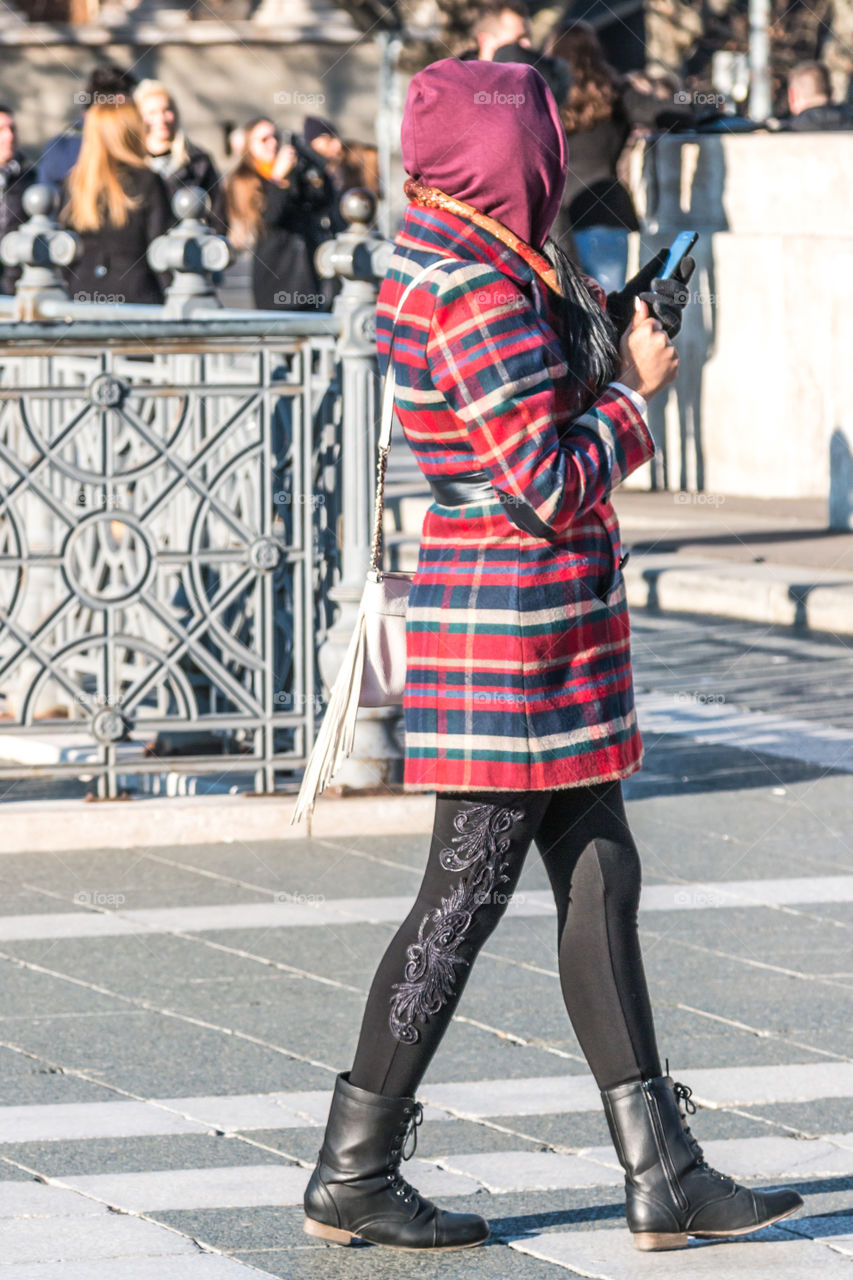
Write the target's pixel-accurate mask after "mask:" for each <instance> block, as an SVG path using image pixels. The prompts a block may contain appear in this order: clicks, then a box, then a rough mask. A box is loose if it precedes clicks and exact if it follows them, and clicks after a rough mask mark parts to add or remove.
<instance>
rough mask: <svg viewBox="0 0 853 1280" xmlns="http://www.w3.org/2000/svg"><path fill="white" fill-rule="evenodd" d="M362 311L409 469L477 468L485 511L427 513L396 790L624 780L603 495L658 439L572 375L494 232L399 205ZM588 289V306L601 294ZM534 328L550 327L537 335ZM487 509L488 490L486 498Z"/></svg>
mask: <svg viewBox="0 0 853 1280" xmlns="http://www.w3.org/2000/svg"><path fill="white" fill-rule="evenodd" d="M395 244H396V251H395V254H394V257H393V259H392V261H391V266H390V270H389V272H388V275H387V277H386V279H385V280H384V281H383V284H382V287H381V290H380V293H379V300H378V304H377V344H378V350H379V358H380V367H381V368H382V370H383V372H384V369H385V367H386V365H387V360H388V346H389V342H388V340H389V335H390V330H391V324H392V321H393V317H394V312H395V309H396V306H397V303H398V301H399V299H400V296H401V294H402V292H403V289H404V288H405V285H406V284H407V283H408V281H409V280H410V279H411V278H412V277H413V276H414V275H415V274H416V272H417V271H418V270H420V268H421V267H422V266H424V265H426V263H427V262H430V261H434V260H435V259H436V258H439V257H445V258H446V259H447V261H446V265H444V266H442V267H440V268H439V269H437V270H436V271H434V272H431V273H430V274H429V275H428V276H426V277H425V279H424V280H423V281H422V283H421V284H420V285H419V286H418V287H417V288H416V289H414V290H413V292H412V293H411V295H410V296H409V299H408V301H407V302H406V305H405V307H404V309H403V312H402V314H401V316H400V319H399V320H398V323H397V328H396V331H395V334H394V351H393V356H394V369H395V375H396V379H397V391H396V400H395V409H396V413H397V417H398V419H399V422H400V425H401V426H402V429H403V433H404V435H405V437H406V440H407V441H408V443H409V445H410V446H411V448H412V450H413V451H414V453H415V456H416V458H417V461H418V464H419V465H420V467H421V470H422V471H423V473H424V475H425V476H426V477H427V478H430V477H438V476H444V477H452V476H454V475H458V474H460V473H463V472H470V471H477V470H485V471H486V472H487V473H488V475H489V478H490V479H491V481H492V484H493V486H494V489H495V496H494V499H493V500H490V501H481V502H477V503H476V504H473V503H469V504H468V505H466V506H464V507H448V506H440V505H438V504H437V503H435V502H433V503H432V504H431V505H430V507H429V509H428V511H427V513H426V517H425V519H424V523H423V530H422V535H421V543H420V550H419V556H418V567H417V573H416V575H415V581H414V584H413V586H412V591H411V595H410V597H409V606H408V610H407V614H406V638H407V678H406V689H405V694H404V700H403V712H404V724H405V740H406V746H405V770H404V786H405V788H406V789H407V790H419V791H425V790H430V791H432V790H435V791H465V790H468V791H483V790H497V791H514V790H535V791H539V790H551V789H555V788H562V787H571V786H578V785H582V784H590V783H594V782H603V781H606V780H610V779H614V778H621V777H626V776H627V775H628V774H630V773H633V772H634V770H635V769H638V768H639V767H640V763H641V760H642V743H641V739H640V734H639V730H638V728H637V722H636V716H635V712H634V696H633V687H632V680H631V656H630V639H629V623H628V613H627V607H626V601H625V587H624V583H623V580H622V573H621V569H620V555H621V548H620V539H619V527H618V523H617V520H616V515H615V513H614V511H613V507H612V506H611V503H610V493H611V490H612V489H613V488H614V487H615V486H616V485H617V484H619V482H620V481H621V480H622V479H623V478H624V477H625V476H627V475H629V474H630V473H631V472H632V471H634V470H635V469H636V468H637V467H639V466H640V465H641V464H642V463H643V462H645V461H646V460H647V459H648V458H650V457H651V455H652V453H653V452H654V445H653V442H652V439H651V437H650V435H649V433H648V430H647V428H646V425H645V423H644V421H643V419H642V416H641V415H640V413H639V412H638V410H637V409H636V407H635V406H634V404H633V403H632V402H631V400H630V399H629V398H628V397H627V396H626V395H625V394H624V393H623V392H621V391H619V390H618V389H616V388H611V387H608V388H607V389H606V390H605V392H604V394H603V395H601V396H600V397H599V398H598V399H597V400H596V401H595V402H594V403H592V404H591V405H590V397H589V395H588V394H587V393H585V392H584V391H583V389H582V388H581V387H580V386H579V384H578V383H577V381H575V380H574V379H573V378H572V376H571V371H570V370H569V369H568V367H567V365H566V362H565V358H564V354H563V351H562V348H561V346H560V343H559V341H558V339H557V336H556V333H555V330H554V328H553V327H552V324H553V323H555V317H554V316H553V314H552V313H551V312H550V310H549V306H550V304H549V301H548V291H547V290H546V288H545V287H544V285H543V284H542V283H541V281H540V280H539V277H538V275H537V274H536V272H535V271H534V270H533V269H532V267H530V266H529V265H528V264H527V263H526V262H525V261H524V260H523V259H522V258H521V257H520V256H519V254H518V253H516V252H515V251H514V250H513V249H510V248H508V247H507V246H506V245H504V244H503V243H502V242H501V241H500V240H498V239H497V237H495V236H493V235H492V234H491V233H490V232H488V231H485V230H482V229H480V228H479V227H477V226H475V225H472V224H471V223H470V222H467V221H465V220H463V219H462V218H460V217H457V216H456V215H455V214H452V213H449V212H448V211H446V210H436V209H425V208H422V207H419V206H416V205H414V204H412V205H409V207H408V209H407V212H406V215H405V219H404V222H403V226H402V229H401V230H400V232H399V233H398V235H397V237H396V241H395ZM588 285H589V288H590V290H591V291H592V292H593V294H594V296H595V297H596V298H597V299H598V301H599V302H600V303H601V304H602V305H603V304H604V294H603V291H602V289H601V287H600V285H598V284H597V282H595V281H593V280H591V279H590V280H589V281H588ZM549 321H550V322H549ZM498 495H500V496H498Z"/></svg>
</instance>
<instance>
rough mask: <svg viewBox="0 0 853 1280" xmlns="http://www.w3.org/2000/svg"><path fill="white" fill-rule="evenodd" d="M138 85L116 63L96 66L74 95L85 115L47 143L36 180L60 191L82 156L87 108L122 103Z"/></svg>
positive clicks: (133, 77)
mask: <svg viewBox="0 0 853 1280" xmlns="http://www.w3.org/2000/svg"><path fill="white" fill-rule="evenodd" d="M135 88H136V76H135V75H133V73H132V72H130V71H125V70H124V69H123V68H122V67H119V66H116V65H115V63H107V65H106V66H103V67H95V69H94V71H93V72H92V73H91V75H90V76H89V79H88V81H87V84H86V88H85V89H83V90H82V91H81V92H80V93H75V95H74V101H75V103H77V104H78V105H79V106H82V108H83V112H82V114H81V115H80V116H78V117H77V119H76V120H75V121H74V123H73V124H72V125H71V126H70V127H69V128H68V129H64V130H63V131H62V133H60V134H57V136H56V137H55V138H52V139H51V141H50V142H49V143H48V144H47V146H46V147H45V149H44V151H43V152H42V154H41V157H40V159H39V162H38V170H37V181H38V182H43V183H47V184H48V185H49V186H52V187H56V189H57V190H61V188H62V184H63V182H64V181H65V179H66V178H67V177H68V175H69V173H70V172H71V170H72V168H73V167H74V165H75V164H76V163H77V157H78V156H79V155H80V147H81V144H82V141H83V122H84V120H85V118H86V111H87V110H88V109H89V107H91V106H93V105H99V106H119V105H121V103H122V102H124V101H126V100H127V99H128V98H130V97H131V95H132V94H133V90H134V89H135Z"/></svg>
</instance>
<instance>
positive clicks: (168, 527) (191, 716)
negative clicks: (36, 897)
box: [0, 193, 384, 797]
mask: <svg viewBox="0 0 853 1280" xmlns="http://www.w3.org/2000/svg"><path fill="white" fill-rule="evenodd" d="M184 194H185V193H184ZM353 194H354V193H353ZM358 199H359V198H351V199H350V201H349V205H348V206H347V207H348V209H349V213H350V216H351V219H352V221H353V225H352V226H351V228H350V230H349V231H348V232H346V233H344V235H343V236H341V237H340V238H339V242H338V244H337V245H333V246H330V247H329V248H328V249H327V253H326V256H327V258H328V259H330V260H331V259H334V266H335V267H336V268H337V269H338V270H340V271H341V274H343V275H344V277H345V284H344V289H343V291H342V293H341V296H340V297H339V299H338V300H337V303H336V310H335V312H334V313H333V314H331V315H316V314H315V315H310V316H304V315H288V314H284V313H269V312H267V313H264V312H224V311H222V310H217V309H215V299H214V300H211V291H210V288H209V277H208V278H207V279H206V278H205V272H204V270H200V268H199V261H200V255H199V254H198V253H190V254H189V255H188V261H189V268H188V269H187V271H188V270H189V269H191V270H192V271H193V273H194V275H195V278H196V285H197V287H195V286H193V283H192V281H190V286H189V287H188V283H187V279H186V274H187V272H185V273H184V278H182V279H181V278H179V279H178V280H177V286H178V287H173V290H172V291H171V292H172V298H171V315H170V314H169V312H170V300H169V299H167V305H166V307H165V308H149V307H145V308H142V307H137V308H133V307H127V308H125V307H122V306H110V305H106V304H102V306H101V310H100V311H99V310H98V308H97V307H94V308H93V307H92V305H91V304H84V305H83V307H82V309H81V308H79V307H78V306H77V304H75V303H73V302H68V301H67V300H63V298H62V295H61V292H59V293H57V282H56V278H55V277H54V278H52V279H48V278H47V276H45V274H44V273H45V272H47V275H48V276H50V275H51V273H52V271H53V263H52V261H51V243H52V240H51V237H52V235H53V234H54V233H53V231H52V230H51V229H49V228H46V227H45V226H44V225H42V226H41V229H40V231H39V232H38V235H33V234H31V235H29V238H28V237H27V234H23V236H22V233H15V234H17V235H18V236H19V239H18V241H17V242H13V244H12V246H11V249H10V247H9V246H8V245H6V244H5V242H4V246H3V248H4V250H5V252H4V257H6V256H7V254H8V256H9V257H10V258H11V259H12V260H13V261H18V262H22V261H23V262H24V265H25V271H24V278H23V279H22V283H21V285H19V288H18V294H17V296H16V301H15V303H14V304H12V303H11V302H10V301H9V300H6V303H5V304H4V305H5V309H6V312H7V315H8V313H9V312H12V317H10V318H9V319H8V320H7V321H6V322H4V320H3V318H2V306H0V344H1V345H0V714H2V718H0V775H3V776H5V777H13V776H18V777H20V776H21V775H22V773H23V774H26V773H30V774H31V773H32V772H33V770H34V769H37V770H38V771H39V772H40V773H42V774H50V775H52V776H58V777H59V776H63V775H65V776H71V777H74V778H78V777H80V776H81V775H84V776H86V777H87V778H91V779H92V780H93V783H92V785H93V789H94V790H95V791H96V792H97V794H99V795H101V796H104V797H108V796H115V795H117V794H119V793H120V791H121V790H122V789H123V788H124V787H125V786H126V785H127V779H128V777H132V778H134V779H136V781H137V785H142V786H143V787H144V786H145V785H146V783H145V781H144V780H145V779H146V778H148V779H149V782H148V784H147V785H149V786H150V785H151V779H152V775H153V776H154V777H157V778H159V779H161V780H162V776H163V774H164V772H177V773H179V774H183V775H187V774H191V775H193V776H194V777H197V778H203V779H206V780H207V781H206V784H203V785H206V786H207V787H208V788H209V789H210V788H213V787H223V786H224V787H228V786H229V785H230V784H232V783H233V781H234V780H235V779H236V780H237V781H239V782H240V783H241V784H242V785H246V784H247V781H248V785H249V787H250V788H254V789H255V790H257V791H271V790H273V789H275V788H276V786H281V785H282V784H285V785H286V784H287V782H288V781H291V782H295V780H296V779H297V778H298V774H299V772H300V770H301V768H302V766H303V765H304V761H305V758H306V755H307V751H308V749H309V747H310V744H311V742H312V740H313V733H314V727H315V720H316V719H317V715H318V712H319V711H320V709H321V707H322V695H323V682H322V680H321V677H320V674H319V672H320V665H319V664H318V652H320V651H321V650H322V652H323V653H324V654H325V667H326V668H330V667H333V666H334V660H335V657H336V655H337V656H338V657H339V652H338V651H339V649H340V637H339V639H338V641H337V642H336V641H335V639H334V637H333V636H331V635H330V627H331V626H332V624H333V622H335V620H336V619H337V623H338V629H339V630H341V626H343V632H345V631H346V629H347V622H349V624H350V625H351V617H348V615H350V614H351V612H352V609H353V607H354V605H353V601H354V599H355V598H356V597H357V591H355V584H356V583H357V582H358V581H359V578H360V577H363V569H364V565H365V564H366V554H367V551H366V548H367V538H368V531H369V521H368V519H367V513H368V512H369V500H370V493H369V484H370V477H371V471H372V469H371V467H370V465H369V459H370V456H371V455H370V449H371V446H372V438H371V431H370V430H369V429H368V430H367V431H365V424H366V425H367V426H368V428H370V424H372V423H373V422H374V420H375V413H374V398H375V381H376V373H375V346H374V341H373V331H372V328H371V321H372V316H373V307H374V305H375V286H376V275H377V273H376V262H377V261H378V260H379V257H381V251H382V249H383V247H384V246H383V242H382V241H381V240H377V239H376V237H375V236H374V235H372V234H371V233H370V232H369V231H368V222H369V221H370V217H371V216H372V213H373V209H372V207H370V205H369V202H366V201H365V200H364V199H362V200H361V204H359V203H358ZM31 203H32V204H33V205H38V206H39V207H38V208H37V209H35V210H34V211H33V210H32V209H31V212H33V220H35V219H36V218H45V217H48V215H49V211H48V210H46V209H45V208H44V207H43V205H44V199H43V198H41V197H40V198H38V199H33V201H31ZM194 212H195V214H196V215H197V212H198V211H197V210H195V211H194ZM31 230H32V228H31ZM208 234H209V233H207V232H205V233H204V237H203V239H204V240H205V244H206V245H207V248H205V253H207V254H208V256H209V257H213V258H214V259H215V254H210V253H209V252H208V249H209V242H208V241H207V239H206V237H207V236H208ZM180 235H181V236H182V239H181V241H180V244H181V245H183V246H184V247H185V246H186V243H187V239H188V233H187V227H186V221H185V223H184V225H183V227H182V229H180ZM189 239H190V240H192V236H189ZM177 244H178V241H177V240H175V241H173V246H172V250H173V251H172V253H171V260H170V263H169V265H172V266H173V267H175V268H176V274H177V275H179V273H180V270H181V268H180V265H179V263H180V262H181V261H183V258H182V257H181V254H182V253H183V249H181V250H180V251H179V250H178V248H176V245H177ZM58 245H59V249H60V251H61V252H62V253H64V254H65V255H66V257H67V251H68V246H67V243H65V242H63V241H59V242H58ZM166 248H168V246H166ZM157 252H159V253H160V256H161V257H166V256H168V255H166V253H165V249H164V247H163V246H162V245H161V246H160V249H159V250H156V248H155V251H154V255H155V256H156V253H157ZM374 260H375V261H374ZM226 261H227V259H226ZM365 264H366V265H365ZM220 265H221V260H220ZM27 267H29V268H31V270H30V272H29V275H28V273H27ZM34 272H35V273H36V278H35V279H34V278H33V273H34ZM38 273H41V275H39V274H38ZM359 277H361V278H359ZM176 298H177V305H176ZM188 298H189V299H190V302H192V303H194V305H189V306H188V305H187V300H188ZM14 315H17V316H18V317H25V318H18V319H15V318H14ZM54 316H57V317H58V316H65V317H66V319H65V320H62V319H53V318H52V317H54ZM69 317H71V319H70V323H69V322H67V321H68V318H69ZM347 434H349V436H350V438H351V442H352V449H351V450H348V449H347V448H346V445H345V440H344V437H345V436H346V435H347ZM356 449H357V450H358V452H359V454H363V460H358V459H356V458H355V457H353V458H352V460H351V461H350V462H349V463H348V464H343V463H342V459H343V458H344V457H345V456H346V454H347V453H348V452H353V453H354V451H355V450H356ZM342 465H346V466H347V474H345V475H342V470H341V469H342ZM353 476H356V480H355V485H356V488H355V489H354V488H353ZM359 477H362V479H359ZM359 484H360V486H361V489H364V493H363V494H360V493H357V492H356V489H358V485H359ZM348 490H349V491H350V494H351V496H350V498H349V502H350V504H351V505H352V507H353V508H357V509H352V510H350V511H347V510H346V509H345V507H344V504H343V503H342V500H341V495H342V494H344V493H347V492H348ZM359 524H361V525H363V528H361V527H359ZM348 588H349V589H348ZM327 679H328V675H327Z"/></svg>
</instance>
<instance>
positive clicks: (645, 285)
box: [607, 249, 696, 338]
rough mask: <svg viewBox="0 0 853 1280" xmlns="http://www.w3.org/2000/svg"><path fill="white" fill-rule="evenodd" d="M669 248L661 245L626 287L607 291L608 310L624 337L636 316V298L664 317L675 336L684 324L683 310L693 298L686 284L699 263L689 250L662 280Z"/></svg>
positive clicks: (661, 319) (663, 321) (669, 330)
mask: <svg viewBox="0 0 853 1280" xmlns="http://www.w3.org/2000/svg"><path fill="white" fill-rule="evenodd" d="M668 254H669V250H668V249H661V250H660V252H659V253H656V254H655V256H654V257H653V258H650V259H649V261H648V262H647V263H646V264H645V266H643V267H640V270H639V271H638V272H637V274H636V275H635V276H633V277H632V278H631V279H630V280H629V281H628V283H627V284H626V285H625V288H624V289H620V290H619V291H618V292H617V293H609V294H608V295H607V314H608V315H609V316H610V318H611V320H612V321H613V323H614V324H615V326H616V329H617V331H618V333H619V336H620V337H621V336H622V334H623V333H624V332H625V330H626V329H627V328H628V326H629V325H630V323H631V321H632V320H633V318H634V299H635V298H642V300H643V301H644V302H645V303H647V304H648V308H649V314H650V315H653V316H654V317H655V318H656V319H657V320H660V322H661V324H662V325H663V329H664V332H665V333H666V334H667V336H668V337H670V338H674V337H675V335H676V334H677V333H678V331H679V330H680V328H681V313H682V311H683V310H684V308H685V307H686V306H687V303H688V301H689V299H690V290H689V289H688V288H687V287H686V286H687V283H688V281H689V279H690V277H691V276H692V274H693V271H694V269H695V267H696V263H695V261H694V260H693V258H691V257H690V256H689V254H688V255H687V256H686V257H684V258H682V259H681V261H680V262H679V264H678V266H677V267H676V269H675V273H674V275H673V276H672V277H671V278H670V279H669V280H660V279H659V278H658V275H657V273H658V271H661V270H662V269H663V265H664V263H665V262H666V259H667V255H668Z"/></svg>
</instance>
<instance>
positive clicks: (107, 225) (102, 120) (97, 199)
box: [60, 100, 172, 303]
mask: <svg viewBox="0 0 853 1280" xmlns="http://www.w3.org/2000/svg"><path fill="white" fill-rule="evenodd" d="M146 158H147V153H146V150H145V135H144V131H143V126H142V119H141V117H140V115H139V112H138V111H137V109H136V107H135V105H134V104H133V102H132V101H130V100H126V101H124V102H120V103H117V104H115V105H108V104H100V103H95V104H93V105H92V106H91V107H89V109H88V111H87V112H86V117H85V121H84V124H83V144H82V146H81V148H80V156H79V158H78V160H77V163H76V164H75V166H74V168H73V169H72V170H71V173H70V174H69V175H68V179H67V181H66V183H65V188H64V191H65V197H66V198H65V202H64V207H63V209H62V211H61V213H60V221H61V223H62V224H63V225H64V226H66V227H68V228H69V229H70V230H72V231H76V232H77V234H78V235H79V237H80V240H81V250H80V253H79V255H78V257H77V260H76V261H75V262H74V263H73V264H72V265H71V266H70V267H68V268H66V278H67V281H68V288H69V292H70V293H71V295H72V297H74V298H77V299H79V300H80V301H91V302H98V301H104V302H137V303H139V302H142V303H161V302H162V301H163V289H164V284H165V283H166V281H167V279H168V277H164V276H158V275H157V274H156V273H155V272H154V271H152V270H151V268H150V267H149V265H148V262H147V259H146V253H147V251H148V246H149V245H150V243H151V241H152V240H153V239H154V238H155V237H156V236H159V235H163V233H164V232H165V231H167V230H168V228H169V226H170V225H171V222H172V215H171V211H170V209H169V195H168V192H167V190H166V186H165V184H164V182H163V180H162V178H161V177H160V176H159V174H156V173H152V172H151V170H150V169H149V168H148V165H147V163H146Z"/></svg>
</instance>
